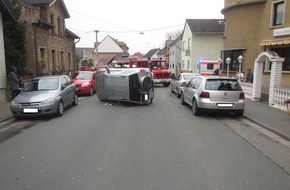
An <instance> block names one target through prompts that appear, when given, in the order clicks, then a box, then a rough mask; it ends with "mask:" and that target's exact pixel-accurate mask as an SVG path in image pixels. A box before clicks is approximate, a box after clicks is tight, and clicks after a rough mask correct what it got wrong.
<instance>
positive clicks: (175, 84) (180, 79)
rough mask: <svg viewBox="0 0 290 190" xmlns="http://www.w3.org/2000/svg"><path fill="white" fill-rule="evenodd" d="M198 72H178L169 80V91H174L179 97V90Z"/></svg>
mask: <svg viewBox="0 0 290 190" xmlns="http://www.w3.org/2000/svg"><path fill="white" fill-rule="evenodd" d="M198 75H200V74H198V73H180V74H179V75H178V76H177V77H176V78H175V79H172V80H171V92H172V93H175V94H176V96H177V98H180V95H181V90H182V88H183V87H184V86H186V84H187V83H188V81H189V80H190V79H192V78H193V77H195V76H198Z"/></svg>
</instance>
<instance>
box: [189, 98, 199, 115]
mask: <svg viewBox="0 0 290 190" xmlns="http://www.w3.org/2000/svg"><path fill="white" fill-rule="evenodd" d="M191 107H192V113H193V115H195V116H199V115H200V109H199V107H198V105H197V102H196V100H195V99H193V101H192V106H191Z"/></svg>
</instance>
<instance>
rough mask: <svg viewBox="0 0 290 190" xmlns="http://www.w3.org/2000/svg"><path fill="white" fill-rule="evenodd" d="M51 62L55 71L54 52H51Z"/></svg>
mask: <svg viewBox="0 0 290 190" xmlns="http://www.w3.org/2000/svg"><path fill="white" fill-rule="evenodd" d="M51 62H52V68H53V69H56V52H55V50H51Z"/></svg>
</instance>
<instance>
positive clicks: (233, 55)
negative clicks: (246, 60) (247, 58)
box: [222, 50, 243, 71]
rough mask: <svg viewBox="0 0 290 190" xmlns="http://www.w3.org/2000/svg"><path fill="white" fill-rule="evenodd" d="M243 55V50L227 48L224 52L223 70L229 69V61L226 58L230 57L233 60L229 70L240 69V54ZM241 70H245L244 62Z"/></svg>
mask: <svg viewBox="0 0 290 190" xmlns="http://www.w3.org/2000/svg"><path fill="white" fill-rule="evenodd" d="M240 55H241V56H243V54H242V50H227V51H224V52H223V64H222V70H225V71H226V70H227V62H226V59H227V58H228V57H229V58H230V59H231V62H230V64H229V70H230V71H239V66H240V63H239V61H238V57H239V56H240ZM241 70H243V64H242V66H241Z"/></svg>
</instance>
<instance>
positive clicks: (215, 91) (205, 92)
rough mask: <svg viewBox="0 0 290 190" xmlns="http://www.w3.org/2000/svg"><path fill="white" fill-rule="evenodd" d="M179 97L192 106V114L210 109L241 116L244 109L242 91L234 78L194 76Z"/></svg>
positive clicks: (198, 113)
mask: <svg viewBox="0 0 290 190" xmlns="http://www.w3.org/2000/svg"><path fill="white" fill-rule="evenodd" d="M180 99H181V104H188V105H190V106H191V107H192V112H193V114H194V115H200V114H201V113H202V112H203V111H211V112H229V113H233V114H234V115H235V116H242V115H243V114H244V109H245V95H244V92H243V90H242V88H241V86H240V84H239V82H238V80H237V79H234V78H227V77H218V76H211V77H210V76H196V77H194V78H192V79H191V80H190V81H189V82H188V84H187V85H186V86H185V87H184V88H183V90H182V92H181V97H180Z"/></svg>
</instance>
